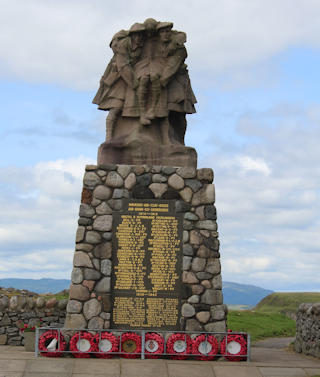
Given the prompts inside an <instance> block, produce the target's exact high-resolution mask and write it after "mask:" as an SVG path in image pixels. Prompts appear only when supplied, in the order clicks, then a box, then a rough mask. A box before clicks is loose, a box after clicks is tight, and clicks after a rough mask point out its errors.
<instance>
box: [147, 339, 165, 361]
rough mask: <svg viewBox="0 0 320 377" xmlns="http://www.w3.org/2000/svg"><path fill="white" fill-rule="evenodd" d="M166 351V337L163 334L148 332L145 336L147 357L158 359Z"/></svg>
mask: <svg viewBox="0 0 320 377" xmlns="http://www.w3.org/2000/svg"><path fill="white" fill-rule="evenodd" d="M163 352H164V339H163V337H162V336H161V335H159V334H157V333H154V332H148V333H147V334H146V337H145V355H146V358H147V359H158V358H159V357H161V355H162V354H163Z"/></svg>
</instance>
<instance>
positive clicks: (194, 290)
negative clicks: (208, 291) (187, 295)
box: [192, 280, 204, 295]
mask: <svg viewBox="0 0 320 377" xmlns="http://www.w3.org/2000/svg"><path fill="white" fill-rule="evenodd" d="M198 282H199V280H198ZM203 291H204V286H203V285H201V284H194V285H193V286H192V293H193V294H194V295H201V293H202V292H203Z"/></svg>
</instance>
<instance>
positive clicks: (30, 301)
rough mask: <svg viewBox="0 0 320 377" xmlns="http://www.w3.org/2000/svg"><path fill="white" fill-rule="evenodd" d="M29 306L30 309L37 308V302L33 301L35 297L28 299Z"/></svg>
mask: <svg viewBox="0 0 320 377" xmlns="http://www.w3.org/2000/svg"><path fill="white" fill-rule="evenodd" d="M27 306H28V308H29V309H31V310H32V309H33V308H34V307H35V306H36V302H35V300H34V299H33V297H28V298H27Z"/></svg>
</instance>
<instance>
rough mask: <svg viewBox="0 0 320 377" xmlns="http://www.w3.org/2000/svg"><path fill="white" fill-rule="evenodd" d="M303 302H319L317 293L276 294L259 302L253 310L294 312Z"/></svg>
mask: <svg viewBox="0 0 320 377" xmlns="http://www.w3.org/2000/svg"><path fill="white" fill-rule="evenodd" d="M303 302H320V293H319V292H281V293H280V292H276V293H272V294H271V295H268V296H267V297H265V298H264V299H263V300H261V301H260V302H259V303H258V305H257V306H256V307H255V308H254V310H255V311H257V312H260V313H285V312H296V311H297V309H298V307H299V305H300V304H302V303H303Z"/></svg>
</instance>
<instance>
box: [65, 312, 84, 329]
mask: <svg viewBox="0 0 320 377" xmlns="http://www.w3.org/2000/svg"><path fill="white" fill-rule="evenodd" d="M64 327H65V328H70V329H85V328H86V327H87V321H86V320H85V318H84V316H83V315H82V314H76V313H75V314H73V313H68V314H67V315H66V321H65V325H64Z"/></svg>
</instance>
